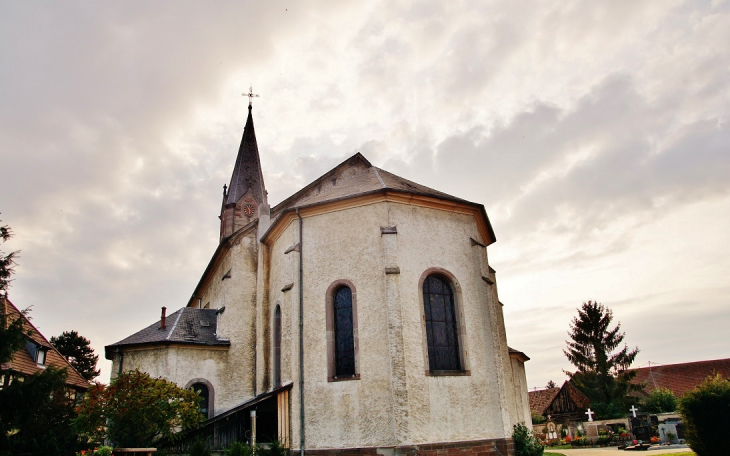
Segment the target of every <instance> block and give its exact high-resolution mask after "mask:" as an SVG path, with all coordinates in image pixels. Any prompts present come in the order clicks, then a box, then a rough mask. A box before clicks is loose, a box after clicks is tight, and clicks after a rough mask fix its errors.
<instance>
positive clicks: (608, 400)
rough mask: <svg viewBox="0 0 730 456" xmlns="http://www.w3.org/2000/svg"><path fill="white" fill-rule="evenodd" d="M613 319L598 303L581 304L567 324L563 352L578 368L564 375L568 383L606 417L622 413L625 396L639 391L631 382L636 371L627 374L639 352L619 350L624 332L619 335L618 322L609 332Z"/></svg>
mask: <svg viewBox="0 0 730 456" xmlns="http://www.w3.org/2000/svg"><path fill="white" fill-rule="evenodd" d="M612 320H613V312H612V311H611V309H609V308H607V307H604V306H603V305H602V304H599V303H597V302H593V301H588V302H584V303H583V305H582V306H581V307H580V308H579V309H578V316H577V317H574V318H573V321H572V322H571V323H570V332H569V333H568V335H569V336H570V338H571V340H570V341H566V343H567V344H568V347H567V349H566V350H563V353H565V356H566V357H567V358H568V360H569V361H570V362H571V363H572V364H573V365H574V366H575V367H576V368H577V370H576V371H575V372H572V373H571V372H566V373H567V374H568V375H569V376H570V379H571V381H572V382H573V384H574V385H575V386H576V387H577V388H578V389H579V390H581V391H582V392H583V393H584V394H585V395H586V396H588V398H589V399H590V400H591V408H593V409H594V410H595V411H596V413H597V414H599V415H603V416H604V417H606V418H611V417H613V416H616V415H619V416H620V415H622V414H624V413H625V412H624V411H623V408H624V406H625V405H626V404H627V403H628V399H627V397H626V396H627V394H628V393H629V392H630V391H635V390H638V389H640V386H639V385H633V384H631V383H630V380H631V379H632V378H633V377H635V376H636V372H634V371H628V368H629V366H630V365H631V363H632V362H634V359H635V358H636V355H637V354H638V353H639V349H638V348H634V349H633V350H629V348H628V347H627V346H626V344H624V346H623V348H621V349H619V345H621V342H623V340H624V336H625V333H623V332H620V330H621V323H617V324H616V327H614V328H613V329H611V328H610V325H611V321H612Z"/></svg>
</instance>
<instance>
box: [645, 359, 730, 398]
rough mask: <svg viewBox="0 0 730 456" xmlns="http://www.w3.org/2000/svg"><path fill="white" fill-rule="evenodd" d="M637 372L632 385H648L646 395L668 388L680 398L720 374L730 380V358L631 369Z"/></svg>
mask: <svg viewBox="0 0 730 456" xmlns="http://www.w3.org/2000/svg"><path fill="white" fill-rule="evenodd" d="M631 370H632V371H634V372H636V377H634V378H633V380H631V382H632V383H636V384H641V383H646V385H645V387H644V393H646V394H649V393H650V392H651V391H653V390H654V389H655V388H667V389H669V390H670V391H671V392H672V393H674V395H675V396H677V397H679V396H681V395H683V394H684V393H686V392H687V391H690V390H693V389H695V388H696V387H697V386H698V385H699V384H700V383H702V382H703V381H704V380H705V379H706V378H707V377H709V376H711V375H715V373H718V374H720V375H722V376H723V377H724V378H730V358H728V359H716V360H711V361H696V362H692V363H680V364H663V365H655V366H650V367H640V368H638V369H631Z"/></svg>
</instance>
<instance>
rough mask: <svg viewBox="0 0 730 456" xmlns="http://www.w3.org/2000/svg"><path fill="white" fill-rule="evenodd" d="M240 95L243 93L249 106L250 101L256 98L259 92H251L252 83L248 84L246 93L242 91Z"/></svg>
mask: <svg viewBox="0 0 730 456" xmlns="http://www.w3.org/2000/svg"><path fill="white" fill-rule="evenodd" d="M241 95H243V96H244V97H248V105H249V106H251V104H252V103H251V102H252V101H253V99H254V98H258V96H259V94H257V93H253V85H252V86H249V88H248V93H242V94H241Z"/></svg>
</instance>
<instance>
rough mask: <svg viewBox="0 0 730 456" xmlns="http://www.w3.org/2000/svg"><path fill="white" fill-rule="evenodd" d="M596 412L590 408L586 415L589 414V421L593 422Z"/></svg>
mask: <svg viewBox="0 0 730 456" xmlns="http://www.w3.org/2000/svg"><path fill="white" fill-rule="evenodd" d="M594 413H596V412H592V411H591V409H588V411H587V412H586V415H588V421H590V422H593V414H594Z"/></svg>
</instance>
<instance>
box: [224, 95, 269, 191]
mask: <svg viewBox="0 0 730 456" xmlns="http://www.w3.org/2000/svg"><path fill="white" fill-rule="evenodd" d="M251 110H252V107H251V105H250V104H249V106H248V118H247V119H246V126H245V127H244V129H243V137H242V138H241V146H240V147H239V148H238V157H236V164H235V166H234V168H233V174H232V175H231V183H230V185H229V186H228V194H227V195H226V205H228V204H235V203H237V202H238V200H240V199H241V198H242V197H243V196H244V195H245V194H246V193H247V192H248V191H249V190H251V193H252V196H253V197H254V199H255V200H256V202H258V203H259V204H261V203H264V202H266V188H265V187H264V175H263V173H262V171H261V160H260V159H259V148H258V145H257V144H256V132H255V131H254V127H253V116H252V115H251Z"/></svg>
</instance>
